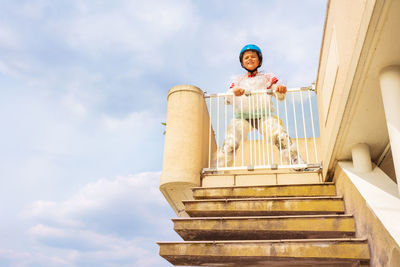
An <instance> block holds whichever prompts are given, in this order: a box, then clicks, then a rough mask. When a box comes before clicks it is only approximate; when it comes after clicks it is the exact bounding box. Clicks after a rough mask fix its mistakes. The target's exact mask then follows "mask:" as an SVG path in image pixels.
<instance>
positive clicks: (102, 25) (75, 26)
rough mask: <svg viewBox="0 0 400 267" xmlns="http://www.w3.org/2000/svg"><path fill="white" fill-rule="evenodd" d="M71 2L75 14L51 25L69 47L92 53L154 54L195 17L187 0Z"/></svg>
mask: <svg viewBox="0 0 400 267" xmlns="http://www.w3.org/2000/svg"><path fill="white" fill-rule="evenodd" d="M73 5H74V6H75V7H76V11H77V12H76V16H75V17H74V18H73V19H69V20H59V21H57V22H56V23H55V25H54V27H55V28H56V29H57V32H58V33H59V34H60V37H61V38H66V41H67V43H69V44H70V45H71V46H72V47H74V48H76V49H84V50H85V52H87V53H89V54H92V55H99V53H103V52H104V51H107V50H110V49H113V50H114V51H120V52H121V51H130V52H133V51H136V52H149V53H157V50H158V49H157V48H158V47H159V46H160V45H162V44H163V43H165V42H166V41H167V40H168V39H169V38H171V37H172V36H173V35H174V34H176V33H177V32H179V31H182V30H184V29H185V28H186V27H187V25H188V23H187V22H188V21H191V22H193V21H195V20H196V17H195V16H194V13H193V6H192V4H191V2H190V1H154V0H152V1H120V2H118V3H117V5H115V3H113V4H112V5H108V4H104V3H103V5H99V7H93V5H90V7H89V6H88V5H87V4H82V2H81V1H77V2H75V3H73ZM101 6H103V8H102V7H101ZM51 27H53V26H51Z"/></svg>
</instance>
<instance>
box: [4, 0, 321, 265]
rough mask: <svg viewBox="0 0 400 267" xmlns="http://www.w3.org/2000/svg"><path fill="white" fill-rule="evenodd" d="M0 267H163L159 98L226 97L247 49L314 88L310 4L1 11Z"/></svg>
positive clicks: (317, 41)
mask: <svg viewBox="0 0 400 267" xmlns="http://www.w3.org/2000/svg"><path fill="white" fill-rule="evenodd" d="M0 7H1V8H0V125H1V128H0V203H1V205H0V214H1V220H0V266H138V267H141V266H154V267H156V266H157V267H158V266H160V267H163V266H171V265H170V264H169V263H168V262H167V261H165V260H164V259H163V258H161V257H159V256H158V246H157V245H156V243H155V242H156V241H173V240H181V239H180V237H179V236H178V235H177V234H176V233H175V232H174V231H173V225H172V222H171V221H170V219H171V218H173V217H175V216H176V215H175V214H174V212H173V211H172V209H171V207H170V206H169V205H168V203H167V202H166V200H165V199H164V197H163V196H162V194H161V193H160V191H159V189H158V187H159V179H160V173H161V170H162V156H163V142H164V136H163V131H164V126H163V125H162V124H161V122H164V121H165V119H166V110H167V93H168V90H169V89H170V88H171V87H173V86H175V85H179V84H192V85H195V86H198V87H199V88H201V89H202V90H204V91H207V92H209V93H213V92H215V93H217V92H225V91H226V90H227V88H228V87H229V84H230V79H231V77H232V76H234V75H238V74H241V73H243V70H242V69H241V67H240V64H239V61H238V54H239V52H240V49H241V48H242V47H243V46H244V45H245V44H247V43H255V44H257V45H259V46H260V47H261V49H262V51H263V55H264V60H263V67H262V68H263V69H264V70H265V71H266V72H273V73H275V74H276V75H277V76H278V77H280V78H281V79H282V80H284V81H286V83H287V85H288V87H297V86H308V85H310V84H311V83H312V82H314V81H315V80H316V73H317V68H318V59H319V52H320V46H321V39H322V31H323V24H324V16H325V10H326V1H323V0H308V1H307V0H302V1H298V0H279V1H278V0H269V1H265V0H264V1H262V0H246V1H237V0H229V1H227V0H219V1H216V0H215V1H208V0H204V1H200V0H197V1H195V0H163V1H161V0H158V1H156V0H147V1H136V0H115V1H105V0H98V1H94V0H93V1H89V0H88V1H82V0H56V1H54V0H29V1H28V0H13V1H11V0H0Z"/></svg>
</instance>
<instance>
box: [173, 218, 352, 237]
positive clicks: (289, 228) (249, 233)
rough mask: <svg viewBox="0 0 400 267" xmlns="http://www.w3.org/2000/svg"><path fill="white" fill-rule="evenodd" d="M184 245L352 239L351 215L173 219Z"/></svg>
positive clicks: (175, 228)
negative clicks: (249, 241)
mask: <svg viewBox="0 0 400 267" xmlns="http://www.w3.org/2000/svg"><path fill="white" fill-rule="evenodd" d="M172 221H173V222H174V230H175V231H176V232H177V233H178V234H179V235H180V236H181V237H182V238H183V240H186V241H193V240H257V239H258V240H260V239H263V240H272V239H306V238H311V239H313V238H341V237H354V236H355V226H354V219H353V216H352V215H303V216H264V217H206V218H179V219H172Z"/></svg>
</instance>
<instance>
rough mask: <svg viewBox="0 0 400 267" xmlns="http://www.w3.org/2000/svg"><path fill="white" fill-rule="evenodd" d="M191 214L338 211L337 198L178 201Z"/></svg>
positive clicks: (340, 207)
mask: <svg viewBox="0 0 400 267" xmlns="http://www.w3.org/2000/svg"><path fill="white" fill-rule="evenodd" d="M182 202H183V204H184V205H185V211H186V212H187V213H188V214H189V215H190V216H191V217H213V216H268V215H295V214H341V213H344V204H343V199H342V198H341V197H286V198H283V197H282V198H280V197H277V198H248V199H225V200H192V201H182Z"/></svg>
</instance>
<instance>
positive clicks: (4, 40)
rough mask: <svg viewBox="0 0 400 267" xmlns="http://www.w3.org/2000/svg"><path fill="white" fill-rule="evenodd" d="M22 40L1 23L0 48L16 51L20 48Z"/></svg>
mask: <svg viewBox="0 0 400 267" xmlns="http://www.w3.org/2000/svg"><path fill="white" fill-rule="evenodd" d="M20 42H21V38H20V37H19V35H18V34H17V32H15V31H14V30H12V29H11V27H8V26H7V24H5V23H1V24H0V48H2V49H4V48H8V49H14V48H18V47H19V46H20Z"/></svg>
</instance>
